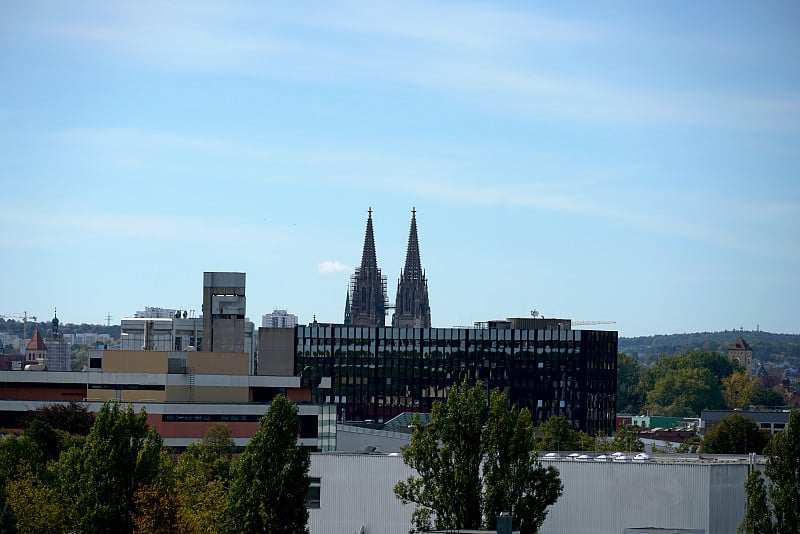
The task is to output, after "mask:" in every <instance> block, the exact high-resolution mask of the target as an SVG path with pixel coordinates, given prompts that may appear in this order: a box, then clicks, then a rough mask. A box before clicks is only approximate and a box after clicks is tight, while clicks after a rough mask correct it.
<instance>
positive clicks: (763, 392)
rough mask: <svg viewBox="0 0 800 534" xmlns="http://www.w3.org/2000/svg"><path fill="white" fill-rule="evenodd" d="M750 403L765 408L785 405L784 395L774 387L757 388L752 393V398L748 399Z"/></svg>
mask: <svg viewBox="0 0 800 534" xmlns="http://www.w3.org/2000/svg"><path fill="white" fill-rule="evenodd" d="M750 403H751V404H754V405H756V406H763V407H766V408H777V407H779V406H786V396H785V395H784V394H783V393H782V392H780V391H775V390H774V389H757V390H756V392H755V393H754V394H753V398H752V399H750Z"/></svg>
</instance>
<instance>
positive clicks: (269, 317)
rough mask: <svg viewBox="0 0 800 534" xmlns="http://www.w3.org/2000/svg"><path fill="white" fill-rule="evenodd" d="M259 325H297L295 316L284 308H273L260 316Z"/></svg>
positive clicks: (287, 326)
mask: <svg viewBox="0 0 800 534" xmlns="http://www.w3.org/2000/svg"><path fill="white" fill-rule="evenodd" d="M261 326H263V327H264V328H294V327H295V326H297V316H296V315H293V314H291V313H288V312H287V311H286V310H278V309H276V310H273V312H272V313H266V314H264V315H262V316H261Z"/></svg>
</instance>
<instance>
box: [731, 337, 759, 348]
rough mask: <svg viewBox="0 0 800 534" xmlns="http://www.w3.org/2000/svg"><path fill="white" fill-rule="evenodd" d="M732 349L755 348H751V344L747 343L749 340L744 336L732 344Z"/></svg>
mask: <svg viewBox="0 0 800 534" xmlns="http://www.w3.org/2000/svg"><path fill="white" fill-rule="evenodd" d="M730 349H731V350H753V349H751V348H750V345H749V344H748V343H747V341H745V340H744V338H742V337H740V338H739V339H737V340H736V343H734V344H733V345H731V346H730Z"/></svg>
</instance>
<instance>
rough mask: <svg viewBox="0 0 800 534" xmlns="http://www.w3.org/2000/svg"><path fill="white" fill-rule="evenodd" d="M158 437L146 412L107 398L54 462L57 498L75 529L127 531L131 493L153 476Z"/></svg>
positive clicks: (132, 509) (132, 510)
mask: <svg viewBox="0 0 800 534" xmlns="http://www.w3.org/2000/svg"><path fill="white" fill-rule="evenodd" d="M161 451H162V442H161V438H160V436H159V435H158V433H157V432H156V431H155V430H154V429H152V428H150V427H149V426H148V425H147V414H146V413H145V412H144V410H142V411H141V412H140V413H139V414H136V413H135V412H134V411H133V407H132V406H130V405H129V406H128V407H127V408H125V409H123V408H122V407H121V406H120V404H119V403H117V402H114V403H111V402H106V403H105V404H103V406H102V407H101V408H100V412H99V413H98V414H97V418H96V419H95V422H94V425H93V426H92V429H91V431H90V432H89V435H88V436H87V437H86V441H85V442H84V443H83V445H82V446H81V447H73V448H71V449H69V450H67V451H66V452H64V453H62V455H61V457H60V458H59V460H58V463H57V464H56V466H55V470H56V473H57V475H58V479H59V486H60V491H61V495H60V497H61V499H62V502H64V503H65V505H66V512H67V515H68V520H69V522H70V523H71V524H72V527H73V529H74V530H77V531H80V532H84V533H94V532H131V531H132V529H133V522H132V517H133V516H134V515H135V507H134V493H135V492H136V490H137V489H138V488H139V486H140V485H145V484H149V483H151V482H152V481H153V480H155V479H156V477H157V475H158V472H159V468H160V467H161Z"/></svg>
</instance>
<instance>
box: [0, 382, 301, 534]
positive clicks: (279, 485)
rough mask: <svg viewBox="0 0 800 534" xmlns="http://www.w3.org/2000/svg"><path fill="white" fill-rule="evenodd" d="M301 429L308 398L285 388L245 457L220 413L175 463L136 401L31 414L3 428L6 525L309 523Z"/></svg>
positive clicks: (195, 530) (214, 527)
mask: <svg viewBox="0 0 800 534" xmlns="http://www.w3.org/2000/svg"><path fill="white" fill-rule="evenodd" d="M87 423H88V426H87ZM299 431H300V426H299V419H298V418H297V408H296V407H295V406H294V405H293V404H292V403H291V402H289V400H288V399H286V397H283V396H278V397H276V399H275V400H274V401H273V403H272V404H271V405H270V407H269V408H268V410H267V412H266V414H265V415H264V417H263V418H262V419H261V424H260V425H259V430H258V432H256V434H255V435H254V436H253V440H252V441H251V444H250V446H248V448H247V449H246V451H245V453H244V454H242V456H240V457H239V458H235V457H234V451H235V444H234V441H233V439H232V438H231V431H230V428H229V427H228V426H227V425H225V424H224V423H216V424H212V425H211V426H210V427H209V428H208V431H207V433H206V435H205V437H204V438H203V439H201V440H200V441H199V442H197V443H195V444H192V445H190V446H189V447H188V448H187V450H186V452H185V453H183V454H182V455H181V456H180V457H179V458H178V459H177V461H175V458H174V457H173V456H172V454H173V453H172V451H170V450H169V449H167V448H166V447H164V446H163V443H162V440H161V437H160V436H159V435H158V433H157V432H156V430H155V429H154V428H153V427H150V426H149V425H148V424H147V414H146V413H145V412H144V411H141V412H139V413H136V412H135V411H134V410H133V407H132V406H131V405H122V404H120V403H118V402H107V403H105V404H104V405H103V406H102V407H101V409H100V411H99V412H98V414H97V416H96V417H92V416H91V414H88V413H87V412H86V409H85V408H84V407H83V406H80V405H68V406H58V407H56V408H48V409H42V410H37V411H35V412H31V413H29V416H28V425H27V429H26V430H25V433H24V434H23V435H22V436H15V435H9V436H0V498H1V499H2V500H1V501H0V532H18V533H20V534H22V533H29V532H30V533H40V532H82V533H111V532H113V533H122V534H132V533H143V534H144V533H147V534H153V533H171V532H181V533H185V534H211V533H216V532H221V531H225V529H226V528H227V531H229V532H237V533H238V532H275V533H292V534H294V533H300V532H305V531H306V523H307V519H308V512H307V511H306V508H305V502H304V500H305V499H304V498H305V492H306V490H307V488H308V486H309V479H308V468H309V463H310V459H309V452H308V450H307V449H305V448H303V447H300V446H298V444H297V436H298V435H299ZM81 433H85V434H86V435H85V436H82V435H81Z"/></svg>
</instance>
